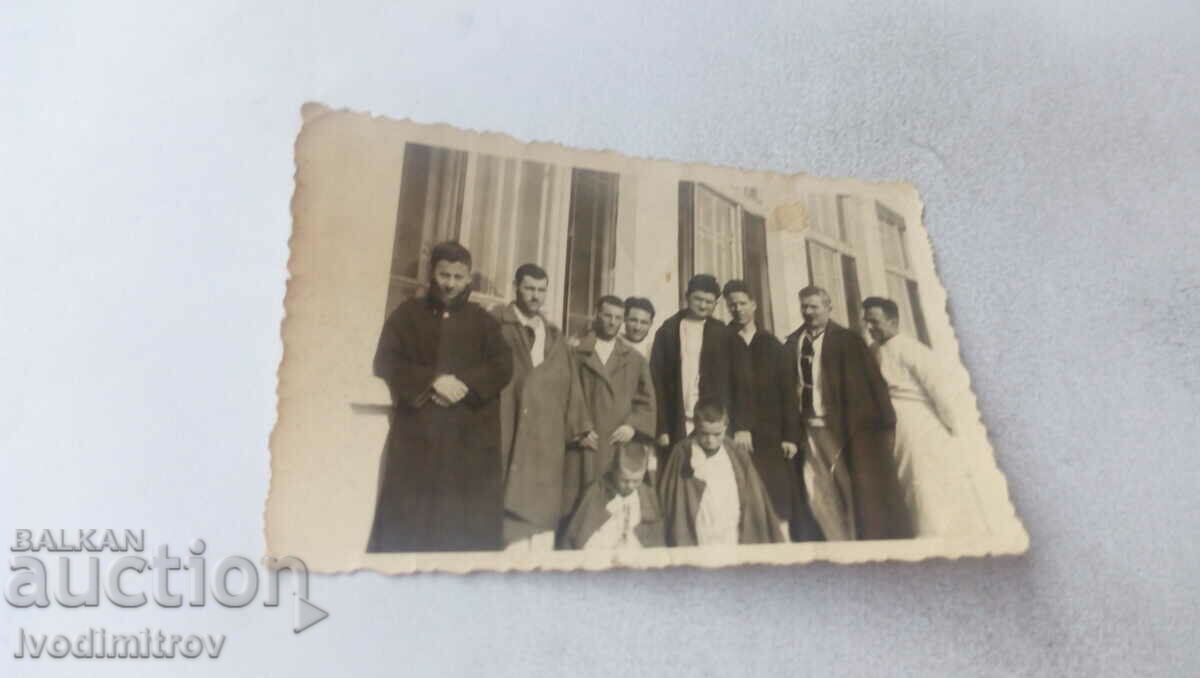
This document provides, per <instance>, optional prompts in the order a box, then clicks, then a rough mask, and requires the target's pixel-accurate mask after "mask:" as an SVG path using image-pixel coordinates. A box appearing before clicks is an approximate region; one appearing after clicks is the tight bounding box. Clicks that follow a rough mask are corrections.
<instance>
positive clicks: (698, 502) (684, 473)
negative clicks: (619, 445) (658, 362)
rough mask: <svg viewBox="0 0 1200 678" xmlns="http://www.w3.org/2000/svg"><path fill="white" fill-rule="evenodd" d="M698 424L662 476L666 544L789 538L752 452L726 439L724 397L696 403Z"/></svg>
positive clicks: (695, 421)
mask: <svg viewBox="0 0 1200 678" xmlns="http://www.w3.org/2000/svg"><path fill="white" fill-rule="evenodd" d="M693 424H694V428H693V430H692V433H691V434H690V435H689V436H688V437H686V438H684V439H683V440H680V441H679V442H678V443H677V444H676V445H675V447H674V448H673V449H672V450H671V456H670V458H669V459H668V460H667V464H666V467H665V468H664V469H663V472H662V477H661V478H660V480H659V487H658V497H659V503H660V505H661V506H662V509H663V516H664V518H665V521H664V522H665V528H666V541H667V545H668V546H717V545H724V546H732V545H737V544H768V543H775V542H785V541H786V539H785V538H784V536H783V533H782V532H781V531H780V529H779V518H777V517H776V515H775V511H774V509H772V508H771V502H770V500H769V499H768V498H767V492H766V489H765V488H764V486H763V482H762V479H761V478H760V477H759V475H758V471H757V470H756V469H755V467H754V462H753V461H752V460H751V458H750V455H749V454H748V453H747V452H745V451H743V450H742V449H741V448H739V447H737V446H735V445H734V444H733V441H732V440H730V439H729V438H726V437H725V431H726V429H727V428H728V425H729V418H728V416H727V415H726V413H725V407H724V406H723V405H722V404H721V401H720V400H717V399H715V398H712V399H709V398H703V399H701V400H700V401H699V402H697V403H696V408H695V410H694V415H693Z"/></svg>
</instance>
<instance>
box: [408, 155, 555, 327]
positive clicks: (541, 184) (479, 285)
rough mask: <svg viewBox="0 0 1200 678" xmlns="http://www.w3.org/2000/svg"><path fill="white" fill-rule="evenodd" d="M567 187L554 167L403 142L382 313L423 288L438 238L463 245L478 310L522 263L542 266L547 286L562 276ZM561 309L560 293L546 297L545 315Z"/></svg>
mask: <svg viewBox="0 0 1200 678" xmlns="http://www.w3.org/2000/svg"><path fill="white" fill-rule="evenodd" d="M569 184H570V175H569V174H568V172H567V171H566V169H565V168H560V167H557V166H554V165H548V164H545V163H539V162H532V161H528V160H518V159H516V158H501V157H497V156H491V155H478V154H473V153H468V152H466V151H459V150H453V149H449V148H438V147H433V146H426V145H423V144H413V143H410V144H407V145H406V146H405V149H404V164H403V168H402V175H401V180H400V204H399V207H398V209H397V215H396V237H395V244H394V246H393V249H392V274H391V284H390V286H389V288H388V299H387V312H388V313H391V311H392V310H393V309H394V308H395V307H396V306H398V305H399V304H400V302H402V301H404V300H405V299H407V298H409V297H411V296H413V295H415V294H421V293H423V292H424V289H425V286H426V285H427V283H428V281H429V275H430V271H429V254H430V251H431V250H432V249H433V246H434V245H435V244H436V243H438V242H441V241H443V240H458V241H459V242H462V243H463V244H464V245H465V246H466V247H467V249H469V250H471V255H472V259H473V260H474V262H473V263H474V266H473V267H472V268H473V271H472V272H473V276H472V277H473V280H472V291H473V293H472V299H474V300H475V301H477V302H479V303H481V304H483V305H484V306H485V307H491V306H495V305H497V304H502V303H507V302H508V301H510V300H511V299H512V282H511V281H512V274H513V272H514V271H515V270H516V268H517V266H519V265H521V264H523V263H525V262H535V263H538V264H540V265H541V266H542V267H543V268H545V269H546V270H547V272H548V273H549V274H550V277H551V281H552V282H551V285H552V286H553V285H554V281H555V280H562V270H563V265H564V257H565V251H564V250H565V247H564V244H563V242H564V239H565V237H566V234H565V231H566V225H567V204H568V199H569V194H568V191H569V190H570V186H569ZM559 289H562V288H561V287H560V288H559ZM562 309H563V306H562V296H561V295H560V296H551V298H550V299H549V300H548V301H547V309H546V313H547V315H548V317H551V318H554V317H558V316H559V314H560V313H561V312H562Z"/></svg>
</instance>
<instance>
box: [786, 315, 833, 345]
mask: <svg viewBox="0 0 1200 678" xmlns="http://www.w3.org/2000/svg"><path fill="white" fill-rule="evenodd" d="M843 329H845V328H844V327H842V326H841V325H839V324H837V323H836V322H835V321H833V320H830V321H829V322H828V323H827V324H826V325H825V332H824V335H825V338H829V337H830V336H833V335H835V334H837V333H838V332H839V331H841V330H843ZM802 334H804V325H801V326H800V327H797V328H796V331H795V332H792V333H791V334H789V335H788V341H789V342H791V341H796V342H798V341H800V336H801V335H802Z"/></svg>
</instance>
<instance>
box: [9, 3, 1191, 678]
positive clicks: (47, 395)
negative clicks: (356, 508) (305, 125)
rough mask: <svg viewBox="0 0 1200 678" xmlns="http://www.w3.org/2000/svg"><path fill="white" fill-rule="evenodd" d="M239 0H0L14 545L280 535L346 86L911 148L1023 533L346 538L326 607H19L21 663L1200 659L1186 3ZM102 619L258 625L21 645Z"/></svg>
mask: <svg viewBox="0 0 1200 678" xmlns="http://www.w3.org/2000/svg"><path fill="white" fill-rule="evenodd" d="M335 4H336V7H335ZM241 5H242V3H216V2H213V3H194V4H193V6H190V7H187V6H170V7H168V6H167V4H162V5H159V4H152V3H146V4H144V5H141V6H134V5H126V4H123V3H102V4H97V3H87V4H84V3H80V4H77V5H68V4H65V3H63V4H57V3H56V4H49V3H6V4H5V7H4V9H2V10H0V63H2V64H3V65H2V66H0V91H2V92H5V101H6V102H5V104H4V105H3V106H0V124H2V129H3V132H2V134H0V214H2V215H3V216H2V217H0V219H2V221H3V228H2V229H0V260H2V261H3V265H2V266H0V287H2V288H3V290H4V292H3V297H2V298H3V300H4V303H3V309H4V313H3V316H4V318H3V325H2V326H3V331H2V332H0V350H2V351H3V354H4V357H3V359H0V383H2V384H3V385H4V387H3V388H2V389H0V459H2V460H3V473H0V478H2V480H0V482H2V483H3V485H2V488H3V491H2V492H0V535H4V536H3V543H11V538H12V537H11V535H12V534H13V530H14V529H16V528H31V529H39V528H60V527H62V528H75V527H114V528H126V527H132V528H144V529H145V530H146V534H147V540H148V542H149V543H150V544H151V545H157V544H161V543H166V544H170V546H171V548H172V551H173V552H175V553H180V552H182V551H183V550H184V549H185V548H186V546H187V544H189V543H190V542H191V540H192V539H194V538H196V537H203V538H205V539H206V540H207V541H208V544H209V555H210V556H212V557H213V559H215V558H219V557H220V556H222V555H224V554H233V553H243V554H246V555H249V556H252V557H257V556H258V555H259V554H261V552H262V537H261V532H260V525H261V512H262V509H263V501H264V498H265V495H266V490H267V472H268V459H267V452H266V445H267V436H268V435H269V433H270V430H271V427H272V424H273V422H274V412H275V395H274V388H275V369H276V367H277V365H278V360H279V356H280V351H281V346H280V342H279V323H280V320H281V316H282V299H283V293H284V280H285V276H286V271H285V265H286V260H287V237H288V234H289V228H290V216H289V212H288V207H289V206H288V201H289V199H290V197H291V193H292V188H293V186H292V180H291V177H292V172H293V165H292V152H291V150H292V142H293V139H294V135H295V133H296V132H297V130H298V128H299V106H300V104H301V103H302V102H304V101H309V100H316V101H322V102H325V103H328V104H330V105H332V106H335V107H342V106H345V107H350V108H353V109H358V110H369V111H372V112H374V113H378V114H386V115H390V116H393V117H411V118H413V119H415V120H418V121H423V122H439V121H441V122H449V123H453V124H456V125H460V126H464V127H470V128H476V129H486V130H499V131H504V132H508V133H510V134H513V135H515V136H517V137H519V138H524V139H540V140H555V141H559V142H562V143H564V144H567V145H571V146H578V147H590V148H609V149H615V150H619V151H621V152H624V153H629V154H635V155H641V156H652V157H660V158H667V159H672V160H682V161H703V162H709V163H716V164H723V165H733V166H740V167H751V168H756V169H770V170H778V171H783V172H794V171H807V172H811V173H814V174H819V175H827V176H856V177H861V178H865V179H902V180H909V181H912V182H914V183H916V184H917V185H918V186H919V187H920V189H921V190H922V193H923V197H924V198H925V200H926V204H927V209H926V215H925V222H926V224H927V226H928V228H929V231H930V233H931V235H932V237H933V240H934V245H935V250H936V254H937V263H938V265H939V269H940V272H941V276H942V280H943V282H944V283H945V285H946V287H947V289H948V290H949V293H950V300H951V314H952V318H953V321H954V323H955V325H956V328H957V330H958V332H959V338H960V341H961V343H962V347H963V352H964V360H965V362H966V364H967V366H968V368H969V369H970V371H971V372H972V375H973V378H974V387H975V389H976V392H977V394H978V396H979V399H980V406H981V409H982V411H983V414H984V418H985V421H986V423H987V425H988V427H989V428H990V431H991V435H992V440H993V443H994V445H995V448H996V450H997V454H998V459H999V463H1000V466H1001V468H1002V469H1003V470H1004V471H1005V472H1006V473H1007V475H1008V478H1009V480H1010V483H1011V488H1012V495H1013V498H1014V501H1015V504H1016V507H1017V510H1018V512H1019V513H1020V515H1021V516H1022V517H1023V519H1024V520H1025V523H1026V526H1027V528H1028V530H1029V532H1030V534H1031V537H1032V540H1033V546H1032V549H1031V551H1030V553H1029V554H1028V555H1027V556H1026V557H1024V558H1019V559H1005V560H975V561H963V562H946V561H938V562H929V563H923V564H918V565H868V566H857V567H835V566H827V565H816V566H809V567H800V568H750V569H741V570H728V571H719V572H704V571H695V570H671V571H659V572H648V573H629V572H611V573H597V574H532V575H524V576H505V575H497V574H487V575H473V576H468V577H456V576H414V577H409V578H389V577H383V576H378V575H375V574H370V573H362V574H357V575H354V576H338V577H322V578H319V579H316V580H314V582H313V594H312V598H313V600H314V602H316V603H317V604H319V605H321V606H323V607H325V608H326V609H328V610H329V611H330V613H331V617H330V618H329V619H328V620H326V621H324V622H322V623H321V624H319V625H317V626H315V627H313V628H312V629H310V630H309V631H306V632H305V633H304V634H302V635H299V636H296V635H293V634H292V632H291V629H290V615H291V610H290V609H285V608H279V609H269V610H268V609H263V608H262V607H261V606H259V605H258V604H257V603H256V604H255V605H252V606H251V607H249V608H246V609H243V610H227V609H223V608H219V607H215V606H212V605H209V606H208V607H205V608H202V609H200V608H193V609H189V608H187V607H185V608H184V609H159V608H156V607H146V608H142V609H137V610H116V609H114V608H113V607H112V606H111V605H106V606H102V607H101V608H100V609H96V610H67V609H63V608H61V607H57V606H52V607H51V608H49V609H45V610H29V609H24V610H16V609H12V608H8V607H4V608H3V613H2V614H0V647H2V648H3V653H4V656H2V657H0V665H2V668H0V673H3V674H6V675H11V674H12V673H13V672H14V671H15V672H16V673H17V674H20V675H24V674H28V675H49V674H76V675H134V674H138V673H142V672H145V673H167V672H169V673H172V674H174V675H209V674H212V673H215V672H216V671H218V670H220V671H223V672H225V673H229V674H235V675H392V676H396V675H414V676H415V675H429V674H435V673H443V674H458V675H475V674H479V673H482V672H486V673H487V674H488V675H524V674H528V673H536V674H544V675H559V674H564V673H565V674H568V675H570V674H574V675H610V676H611V675H621V674H626V675H629V674H632V673H638V674H643V675H655V674H683V675H716V674H725V673H733V674H753V675H772V674H778V675H939V674H941V675H997V676H1005V675H1063V674H1069V675H1197V674H1198V673H1200V652H1198V650H1197V644H1196V642H1195V638H1196V626H1197V624H1198V623H1200V604H1198V603H1200V595H1198V593H1200V592H1198V585H1197V576H1196V575H1197V574H1198V565H1200V546H1197V539H1196V534H1197V528H1200V519H1198V516H1200V501H1198V500H1197V487H1198V486H1200V472H1198V471H1200V461H1198V455H1197V450H1196V442H1197V440H1198V439H1200V437H1198V436H1197V433H1198V424H1197V418H1196V416H1195V412H1196V409H1197V405H1198V404H1200V403H1198V402H1197V401H1198V392H1200V390H1198V389H1200V361H1198V357H1200V356H1198V355H1197V349H1196V341H1195V336H1196V333H1197V331H1198V330H1200V321H1198V319H1197V318H1198V315H1197V307H1198V306H1200V267H1198V266H1197V264H1196V257H1197V255H1200V233H1198V229H1197V226H1196V219H1197V215H1200V198H1198V197H1197V186H1198V184H1200V181H1198V180H1200V142H1198V138H1197V137H1198V134H1197V132H1198V130H1200V96H1197V93H1198V92H1197V90H1198V83H1200V41H1197V40H1196V29H1197V27H1198V26H1200V9H1198V6H1197V5H1196V4H1195V3H1191V2H1179V3H1161V2H1140V3H1126V5H1127V6H1120V5H1119V4H1117V3H1097V2H1073V3H1062V4H1055V3H1040V2H1039V3H1035V2H1030V3H1025V4H1017V5H1012V6H1007V7H1000V6H986V7H985V6H980V5H977V4H976V3H940V2H909V3H904V2H874V3H846V2H828V3H824V2H785V3H774V4H759V3H751V2H739V3H722V2H700V1H697V0H692V1H691V2H669V3H653V5H654V6H650V5H651V3H641V2H594V3H585V4H580V5H579V6H569V5H568V4H566V3H557V2H545V3H536V2H522V3H465V2H464V3H454V2H440V3H421V6H401V5H396V6H393V5H391V4H390V3H378V4H373V3H349V2H340V3H327V4H318V3H282V2H281V3H274V4H268V3H256V4H255V6H254V7H253V8H250V7H249V6H245V7H243V6H241ZM336 457H337V450H330V459H331V463H336ZM50 560H52V559H50ZM210 562H214V561H213V560H210ZM6 577H7V574H6ZM285 607H286V606H285ZM89 626H93V627H99V626H104V627H106V628H109V629H110V630H116V631H121V630H126V631H127V630H131V629H140V628H143V627H147V626H149V627H152V628H162V629H164V630H168V631H177V632H212V633H226V634H228V635H229V640H228V642H227V644H226V647H225V650H224V653H223V655H222V656H221V658H220V659H217V660H214V661H209V660H182V659H175V660H159V661H152V660H149V661H143V662H129V661H124V662H120V661H107V662H103V663H101V662H88V661H85V660H72V659H63V660H51V659H41V660H38V661H36V662H34V661H29V660H23V661H18V660H14V659H12V651H14V650H15V647H16V642H17V637H18V630H19V629H25V630H26V631H30V632H41V633H67V634H68V635H70V634H75V633H79V632H82V631H84V630H86V629H87V628H88V627H89Z"/></svg>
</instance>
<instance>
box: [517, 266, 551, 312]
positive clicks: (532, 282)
mask: <svg viewBox="0 0 1200 678" xmlns="http://www.w3.org/2000/svg"><path fill="white" fill-rule="evenodd" d="M513 284H514V286H515V287H516V289H517V308H519V309H521V312H522V313H524V314H525V315H534V314H535V313H539V312H540V311H541V310H542V304H544V303H545V302H546V288H547V287H549V286H550V281H549V280H544V279H543V280H538V279H537V278H534V277H533V276H528V275H527V276H524V277H523V278H521V280H520V281H518V282H516V283H513Z"/></svg>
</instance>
